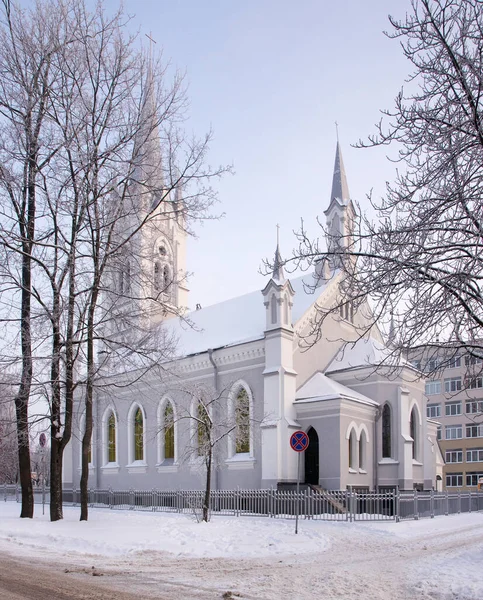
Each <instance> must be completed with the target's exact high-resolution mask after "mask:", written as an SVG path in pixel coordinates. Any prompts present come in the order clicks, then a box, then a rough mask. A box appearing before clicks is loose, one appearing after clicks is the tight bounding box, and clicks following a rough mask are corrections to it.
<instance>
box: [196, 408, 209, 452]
mask: <svg viewBox="0 0 483 600" xmlns="http://www.w3.org/2000/svg"><path fill="white" fill-rule="evenodd" d="M197 421H198V427H197V436H196V437H197V439H196V442H197V446H196V450H197V452H198V456H206V453H207V450H208V449H209V448H208V444H209V441H210V435H209V434H210V430H211V421H210V417H209V415H208V412H207V410H206V408H205V407H204V405H203V404H201V402H200V403H199V404H198V415H197Z"/></svg>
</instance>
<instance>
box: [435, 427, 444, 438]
mask: <svg viewBox="0 0 483 600" xmlns="http://www.w3.org/2000/svg"><path fill="white" fill-rule="evenodd" d="M436 439H437V440H442V439H443V428H442V427H441V425H439V426H438V429H437V430H436Z"/></svg>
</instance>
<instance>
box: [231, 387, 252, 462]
mask: <svg viewBox="0 0 483 600" xmlns="http://www.w3.org/2000/svg"><path fill="white" fill-rule="evenodd" d="M235 421H236V423H235V430H236V443H235V452H236V453H237V454H240V453H245V452H250V399H249V397H248V394H247V391H246V390H245V389H244V388H241V390H240V391H239V392H238V395H237V397H236V408H235Z"/></svg>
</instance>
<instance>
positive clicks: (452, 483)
mask: <svg viewBox="0 0 483 600" xmlns="http://www.w3.org/2000/svg"><path fill="white" fill-rule="evenodd" d="M446 487H463V473H448V474H447V475H446Z"/></svg>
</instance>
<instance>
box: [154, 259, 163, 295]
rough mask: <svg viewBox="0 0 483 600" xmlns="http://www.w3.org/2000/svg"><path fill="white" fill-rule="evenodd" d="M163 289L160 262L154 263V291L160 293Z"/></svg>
mask: <svg viewBox="0 0 483 600" xmlns="http://www.w3.org/2000/svg"><path fill="white" fill-rule="evenodd" d="M160 288H161V265H160V264H159V262H158V261H156V262H155V263H154V289H155V290H157V291H159V289H160Z"/></svg>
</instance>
